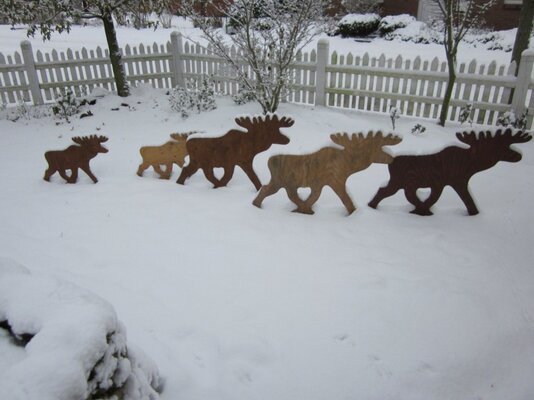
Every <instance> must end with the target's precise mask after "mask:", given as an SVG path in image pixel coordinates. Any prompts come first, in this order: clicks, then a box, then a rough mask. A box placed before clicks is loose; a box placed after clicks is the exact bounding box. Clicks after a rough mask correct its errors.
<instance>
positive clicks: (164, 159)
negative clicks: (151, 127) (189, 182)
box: [137, 132, 194, 179]
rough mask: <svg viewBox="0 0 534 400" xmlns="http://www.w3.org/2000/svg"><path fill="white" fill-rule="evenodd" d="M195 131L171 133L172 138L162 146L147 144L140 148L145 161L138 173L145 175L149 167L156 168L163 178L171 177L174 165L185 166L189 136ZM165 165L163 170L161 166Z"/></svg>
mask: <svg viewBox="0 0 534 400" xmlns="http://www.w3.org/2000/svg"><path fill="white" fill-rule="evenodd" d="M192 133H194V132H187V133H171V135H170V136H171V138H172V139H173V140H169V141H168V142H167V143H165V144H163V145H161V146H145V147H141V149H139V153H141V157H142V159H143V162H142V163H141V164H140V165H139V168H138V169H137V175H139V176H143V172H144V171H145V170H146V169H147V168H148V167H152V168H154V171H156V172H157V173H158V175H159V177H160V178H161V179H169V178H170V177H171V174H172V165H173V164H176V165H178V166H179V167H180V168H182V167H183V166H184V161H185V157H186V156H187V148H186V145H185V143H186V141H187V137H188V136H189V135H190V134H192ZM162 165H163V166H165V169H164V170H163V169H162V168H161V166H162Z"/></svg>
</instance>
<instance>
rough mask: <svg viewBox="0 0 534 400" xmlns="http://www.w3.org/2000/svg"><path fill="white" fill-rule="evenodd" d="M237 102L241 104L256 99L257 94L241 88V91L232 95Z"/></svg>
mask: <svg viewBox="0 0 534 400" xmlns="http://www.w3.org/2000/svg"><path fill="white" fill-rule="evenodd" d="M232 100H233V101H234V103H235V104H237V105H239V106H241V105H243V104H246V103H250V102H251V101H254V100H256V94H255V93H254V92H253V91H252V90H248V89H243V88H239V91H238V92H237V93H236V94H234V95H233V96H232Z"/></svg>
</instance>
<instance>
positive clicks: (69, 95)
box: [52, 88, 81, 123]
mask: <svg viewBox="0 0 534 400" xmlns="http://www.w3.org/2000/svg"><path fill="white" fill-rule="evenodd" d="M80 107H81V105H80V101H79V100H78V99H77V98H76V95H75V94H74V92H73V91H72V90H71V89H70V88H64V89H63V90H61V91H59V92H57V93H56V102H55V103H54V105H53V106H52V113H53V114H54V115H55V116H56V117H57V118H59V119H64V120H65V121H66V122H67V123H70V120H69V117H72V116H73V115H76V114H78V113H79V112H80Z"/></svg>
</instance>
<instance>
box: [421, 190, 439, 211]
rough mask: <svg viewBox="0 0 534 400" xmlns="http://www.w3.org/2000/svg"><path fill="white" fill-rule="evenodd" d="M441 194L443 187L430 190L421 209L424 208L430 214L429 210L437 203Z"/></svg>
mask: <svg viewBox="0 0 534 400" xmlns="http://www.w3.org/2000/svg"><path fill="white" fill-rule="evenodd" d="M442 192H443V186H438V187H432V188H430V196H428V198H427V199H426V200H425V201H423V207H426V209H427V210H428V211H429V212H430V208H431V207H432V206H433V205H434V204H436V201H438V199H439V198H440V196H441V193H442Z"/></svg>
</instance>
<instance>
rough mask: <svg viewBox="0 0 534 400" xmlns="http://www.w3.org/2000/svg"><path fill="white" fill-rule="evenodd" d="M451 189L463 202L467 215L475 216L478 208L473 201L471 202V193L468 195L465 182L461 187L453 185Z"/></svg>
mask: <svg viewBox="0 0 534 400" xmlns="http://www.w3.org/2000/svg"><path fill="white" fill-rule="evenodd" d="M452 188H453V189H454V190H455V191H456V193H458V196H460V199H462V201H463V202H464V204H465V207H466V208H467V213H468V214H469V215H477V214H478V208H477V206H476V204H475V200H473V197H472V196H471V193H469V188H468V187H467V182H466V183H464V184H461V185H455V186H453V187H452Z"/></svg>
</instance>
